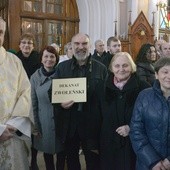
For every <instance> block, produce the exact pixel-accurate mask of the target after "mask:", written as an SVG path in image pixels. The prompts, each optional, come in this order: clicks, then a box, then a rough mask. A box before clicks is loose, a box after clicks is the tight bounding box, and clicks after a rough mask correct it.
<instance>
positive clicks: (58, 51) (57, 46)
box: [50, 43, 60, 54]
mask: <svg viewBox="0 0 170 170" xmlns="http://www.w3.org/2000/svg"><path fill="white" fill-rule="evenodd" d="M50 46H52V47H54V48H55V50H56V51H57V53H58V54H60V46H59V45H58V44H56V43H52V44H51V45H50Z"/></svg>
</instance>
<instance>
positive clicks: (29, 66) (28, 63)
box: [16, 33, 40, 79]
mask: <svg viewBox="0 0 170 170" xmlns="http://www.w3.org/2000/svg"><path fill="white" fill-rule="evenodd" d="M34 47H35V38H34V35H33V34H30V33H26V34H23V35H22V36H21V38H20V43H19V48H20V51H18V52H17V54H16V55H17V56H18V58H20V60H21V61H22V64H23V66H24V69H25V71H26V73H27V75H28V78H29V79H30V77H31V75H32V74H33V73H34V72H35V71H36V70H37V69H38V68H39V67H40V62H39V53H38V52H37V51H35V50H34Z"/></svg>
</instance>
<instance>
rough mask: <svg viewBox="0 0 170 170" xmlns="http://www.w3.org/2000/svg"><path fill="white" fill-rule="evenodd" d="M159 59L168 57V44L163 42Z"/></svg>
mask: <svg viewBox="0 0 170 170" xmlns="http://www.w3.org/2000/svg"><path fill="white" fill-rule="evenodd" d="M160 53H161V57H170V43H169V42H164V43H162V44H161V46H160Z"/></svg>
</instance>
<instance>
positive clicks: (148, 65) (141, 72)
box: [136, 44, 157, 85]
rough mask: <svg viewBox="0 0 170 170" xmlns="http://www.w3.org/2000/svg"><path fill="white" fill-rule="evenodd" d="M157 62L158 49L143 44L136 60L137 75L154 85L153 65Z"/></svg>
mask: <svg viewBox="0 0 170 170" xmlns="http://www.w3.org/2000/svg"><path fill="white" fill-rule="evenodd" d="M156 60H157V55H156V49H155V46H154V45H152V44H143V45H142V47H141V48H140V50H139V53H138V55H137V58H136V65H137V74H138V76H139V77H140V79H141V80H145V81H147V82H148V83H149V84H150V85H153V82H154V80H155V71H154V67H153V63H154V62H155V61H156Z"/></svg>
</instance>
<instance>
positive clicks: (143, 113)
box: [130, 57, 170, 170]
mask: <svg viewBox="0 0 170 170" xmlns="http://www.w3.org/2000/svg"><path fill="white" fill-rule="evenodd" d="M155 72H156V78H157V80H155V82H154V85H153V87H152V88H149V89H145V90H143V91H142V92H141V93H140V94H139V96H138V98H137V100H136V103H135V106H134V111H133V116H132V120H131V126H130V127H131V132H130V137H131V141H132V145H133V148H134V151H135V153H136V155H137V164H136V170H170V58H168V57H164V58H161V59H159V60H158V61H157V62H156V63H155Z"/></svg>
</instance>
